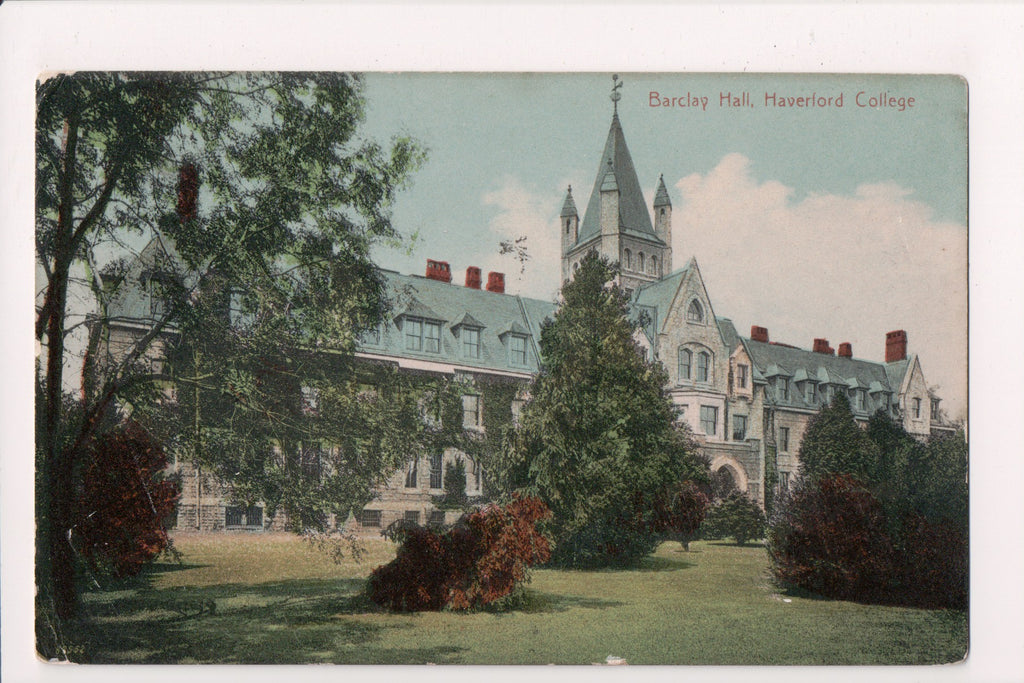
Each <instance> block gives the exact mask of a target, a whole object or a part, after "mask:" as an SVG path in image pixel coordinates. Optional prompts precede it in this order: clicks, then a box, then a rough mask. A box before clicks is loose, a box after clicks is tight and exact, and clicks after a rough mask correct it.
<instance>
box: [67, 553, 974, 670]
mask: <svg viewBox="0 0 1024 683" xmlns="http://www.w3.org/2000/svg"><path fill="white" fill-rule="evenodd" d="M175 544H176V546H177V548H178V550H179V551H180V552H181V553H182V556H183V557H182V564H181V565H175V564H170V563H167V564H158V565H157V566H155V567H154V568H153V570H152V571H150V572H149V573H148V574H147V575H145V576H144V577H143V578H142V579H140V580H136V581H135V582H133V584H132V585H130V586H128V587H122V588H121V589H119V590H108V591H93V592H89V593H87V594H86V595H85V596H84V599H83V602H84V605H83V607H84V609H83V612H84V614H83V616H82V618H81V619H80V620H79V622H78V623H77V624H76V625H75V629H74V633H75V635H74V638H75V640H76V641H78V642H77V647H75V648H74V650H73V652H75V653H78V654H80V657H75V658H76V659H80V660H82V661H92V662H107V663H129V662H145V663H243V662H244V663H270V662H275V663H306V662H336V663H388V664H400V663H409V664H424V663H428V662H434V663H438V664H519V663H521V664H546V663H560V664H589V663H592V662H603V661H604V660H605V658H606V657H607V656H608V655H615V656H618V657H623V658H625V659H626V660H627V661H628V662H629V663H630V664H879V663H887V664H925V663H943V662H951V661H957V660H959V659H961V658H962V657H963V656H964V655H965V652H966V649H967V623H966V616H965V615H964V614H963V613H960V612H945V611H929V610H916V609H901V608H892V607H874V606H865V605H858V604H854V603H848V602H835V601H831V600H823V599H816V598H815V597H814V596H806V595H803V596H801V595H789V594H785V593H780V592H779V591H778V589H777V588H776V587H775V586H773V585H772V583H771V581H770V580H769V578H768V574H767V558H766V555H765V552H764V549H763V548H760V547H754V546H750V547H746V548H739V547H736V546H733V545H726V544H720V543H717V542H711V543H704V542H698V543H693V544H691V552H689V553H686V552H682V551H681V550H680V549H679V545H678V544H675V543H667V544H664V545H662V546H661V548H660V549H659V550H658V552H657V553H656V554H655V555H654V556H652V557H650V558H647V560H645V561H644V563H643V564H642V565H641V566H640V567H639V568H637V569H634V570H628V571H626V570H623V571H587V572H583V571H580V572H575V571H556V570H538V571H535V572H534V574H533V581H532V583H531V584H530V586H529V588H528V591H527V597H526V601H525V604H524V606H523V607H522V608H520V609H518V610H514V611H511V612H505V613H488V612H479V613H471V614H456V613H423V614H411V615H407V614H388V613H384V612H381V611H379V610H378V609H377V608H376V607H375V606H374V605H373V604H372V603H370V602H368V601H367V600H366V599H365V598H364V597H363V596H362V594H361V592H362V589H363V586H364V583H365V577H366V576H367V575H368V574H369V572H370V571H371V570H372V569H373V567H375V566H377V565H378V564H380V563H381V562H385V561H387V560H388V559H389V558H390V557H391V556H392V555H393V549H392V547H391V546H390V544H388V543H386V542H384V541H378V540H372V541H368V542H367V544H366V545H367V549H368V550H369V556H368V557H367V558H366V559H364V561H363V562H362V563H361V564H355V563H353V562H346V563H344V564H341V565H335V564H333V563H332V562H331V561H330V560H329V559H328V558H327V557H326V556H324V555H322V554H320V553H319V552H318V551H316V550H314V549H312V548H310V547H309V546H307V545H306V544H304V543H303V542H302V541H300V540H298V539H296V538H294V537H291V536H287V535H276V534H267V535H179V536H178V537H177V538H176V539H175Z"/></svg>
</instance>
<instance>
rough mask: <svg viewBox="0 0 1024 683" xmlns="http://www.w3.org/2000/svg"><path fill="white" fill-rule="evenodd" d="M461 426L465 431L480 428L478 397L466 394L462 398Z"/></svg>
mask: <svg viewBox="0 0 1024 683" xmlns="http://www.w3.org/2000/svg"><path fill="white" fill-rule="evenodd" d="M462 426H463V427H464V428H466V429H478V428H479V427H480V397H479V396H476V395H474V394H466V395H465V396H463V397H462Z"/></svg>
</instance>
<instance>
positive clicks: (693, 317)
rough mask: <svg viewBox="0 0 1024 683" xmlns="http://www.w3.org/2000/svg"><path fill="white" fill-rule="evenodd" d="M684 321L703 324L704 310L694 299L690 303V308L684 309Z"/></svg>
mask: <svg viewBox="0 0 1024 683" xmlns="http://www.w3.org/2000/svg"><path fill="white" fill-rule="evenodd" d="M686 320H687V322H691V323H702V322H704V309H703V308H701V305H700V302H699V301H697V300H696V299H694V300H693V301H691V302H690V307H689V308H687V309H686Z"/></svg>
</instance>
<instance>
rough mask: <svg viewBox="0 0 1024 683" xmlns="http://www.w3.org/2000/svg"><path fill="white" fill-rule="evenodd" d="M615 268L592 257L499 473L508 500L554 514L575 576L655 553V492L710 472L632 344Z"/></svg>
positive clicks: (657, 376) (651, 366)
mask: <svg viewBox="0 0 1024 683" xmlns="http://www.w3.org/2000/svg"><path fill="white" fill-rule="evenodd" d="M616 272H617V271H616V269H615V268H614V267H613V266H611V265H609V264H608V263H607V262H606V261H604V260H603V259H601V258H600V257H598V256H597V255H596V254H592V255H589V256H587V257H585V258H584V260H583V261H582V262H581V264H580V268H579V270H578V271H577V272H576V273H575V277H574V279H573V281H571V282H568V283H566V284H565V285H564V286H563V288H562V298H563V301H562V305H561V306H560V307H559V309H558V311H557V312H556V314H555V316H554V319H553V320H547V321H545V323H544V324H543V325H542V327H541V341H540V347H541V353H542V355H543V357H544V369H543V370H542V372H541V373H540V374H539V375H538V377H537V378H536V380H535V381H534V384H533V386H532V388H531V391H530V394H531V396H532V398H531V400H530V402H529V403H528V404H527V405H526V406H525V408H524V410H523V414H522V420H521V425H520V428H519V430H518V432H517V433H516V435H515V439H514V441H513V442H511V443H510V444H509V445H508V448H506V449H504V451H503V452H502V457H501V458H500V461H499V462H498V463H497V466H496V467H495V468H494V469H495V470H496V472H495V474H496V480H497V481H499V482H500V486H501V487H502V488H503V489H504V491H505V493H506V495H507V492H509V491H512V490H521V491H523V492H524V493H526V494H529V495H535V496H537V497H539V498H540V499H541V500H543V501H544V502H545V503H547V504H548V506H549V507H550V508H551V510H552V513H553V518H552V521H551V523H550V524H549V526H548V529H549V531H550V533H551V535H552V537H553V540H554V544H555V547H554V550H553V553H554V561H555V562H557V563H558V564H562V565H568V566H577V567H579V566H599V565H605V564H611V563H624V562H631V561H633V560H635V559H636V558H638V557H642V556H643V555H646V554H647V553H649V552H650V551H651V550H652V549H653V548H654V545H655V544H656V540H657V535H656V533H655V532H654V531H653V525H652V524H651V519H650V518H651V516H652V515H653V506H650V505H648V506H646V507H645V508H644V509H641V510H639V511H638V512H639V513H640V515H639V518H638V517H637V515H636V512H637V511H636V509H635V505H636V502H637V501H638V500H644V496H645V495H646V494H648V493H649V492H653V491H660V490H662V489H665V488H666V487H670V486H672V485H674V484H675V483H677V482H679V481H682V480H684V479H691V480H693V481H697V482H706V481H707V476H708V475H707V465H706V463H705V462H703V461H701V460H700V459H699V458H698V457H697V456H696V455H695V452H694V449H693V447H692V445H691V443H690V440H689V438H688V435H687V434H686V432H685V431H683V430H682V429H680V428H678V427H676V408H675V407H674V406H673V404H672V402H671V400H670V398H669V397H668V396H667V395H666V393H665V389H664V387H665V386H666V384H667V378H666V375H665V370H664V368H663V367H662V366H661V364H660V363H658V362H656V361H649V360H647V359H646V358H645V357H644V355H643V352H642V351H641V349H640V348H639V347H638V346H637V345H636V343H635V342H634V339H633V334H634V332H635V330H636V329H637V327H636V325H637V323H636V322H634V321H631V320H630V319H629V318H628V316H627V312H628V308H627V304H628V301H627V297H626V295H625V294H624V293H623V291H622V290H621V289H619V287H618V286H617V285H615V284H614V278H615V276H616Z"/></svg>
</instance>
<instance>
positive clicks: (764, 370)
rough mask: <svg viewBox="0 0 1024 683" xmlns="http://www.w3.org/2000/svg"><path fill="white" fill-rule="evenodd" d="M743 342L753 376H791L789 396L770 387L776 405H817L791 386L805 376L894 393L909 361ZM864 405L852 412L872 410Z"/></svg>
mask: <svg viewBox="0 0 1024 683" xmlns="http://www.w3.org/2000/svg"><path fill="white" fill-rule="evenodd" d="M742 342H743V344H744V345H745V346H746V348H747V352H748V353H749V354H750V358H751V361H752V362H753V363H754V373H753V374H754V377H755V378H756V377H758V376H762V377H766V378H768V379H771V378H772V377H773V376H776V375H778V376H782V377H790V378H791V381H790V384H791V386H790V390H789V399H788V400H784V399H783V398H782V396H781V395H780V393H781V392H777V391H775V390H774V388H772V389H769V393H768V395H767V396H768V398H769V401H770V402H771V403H773V404H774V405H777V406H788V407H794V408H809V409H816V408H818V407H819V406H818V405H817V404H816V403H815V402H811V403H807V402H806V401H805V396H804V393H803V391H800V389H799V387H798V386H793V385H795V384H796V383H798V382H804V381H807V380H810V381H814V382H818V383H830V384H834V385H837V386H839V387H846V388H849V389H856V388H860V389H867V390H868V391H869V393H877V392H879V391H885V392H888V393H889V394H896V393H898V392H899V388H900V383H901V382H902V381H903V375H904V374H905V373H906V367H907V364H908V362H909V361H899V362H896V363H876V362H873V361H866V360H860V359H857V358H843V357H842V356H832V355H828V354H824V353H816V352H814V351H809V350H807V349H799V348H794V347H791V346H783V345H781V344H771V343H766V342H760V341H754V340H753V339H747V338H743V339H742ZM864 405H865V407H864V410H861V411H857V410H856V408H854V412H858V413H860V414H862V415H866V414H869V413H871V412H873V410H874V408H873V407H872V405H873V404H871V402H869V401H866V402H865V404H864Z"/></svg>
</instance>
